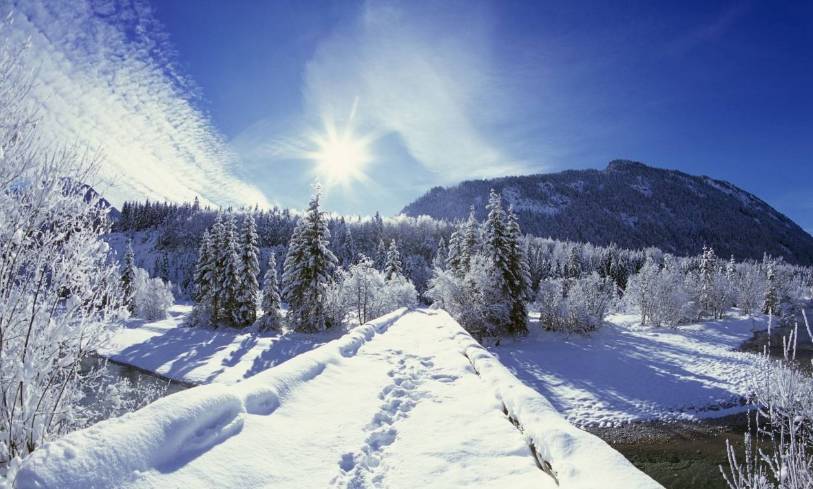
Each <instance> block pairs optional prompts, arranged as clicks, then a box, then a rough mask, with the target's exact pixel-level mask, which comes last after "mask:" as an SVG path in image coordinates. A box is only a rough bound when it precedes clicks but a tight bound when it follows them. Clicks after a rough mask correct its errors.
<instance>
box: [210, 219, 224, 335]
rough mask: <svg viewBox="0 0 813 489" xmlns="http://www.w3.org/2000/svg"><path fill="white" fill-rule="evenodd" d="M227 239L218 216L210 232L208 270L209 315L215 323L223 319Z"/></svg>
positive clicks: (221, 220)
mask: <svg viewBox="0 0 813 489" xmlns="http://www.w3.org/2000/svg"><path fill="white" fill-rule="evenodd" d="M227 242H228V239H227V237H226V228H225V226H224V225H223V216H222V215H220V214H218V215H217V217H215V222H214V224H212V231H211V245H212V246H211V248H210V253H211V257H210V258H211V260H212V262H211V269H210V270H209V273H210V280H209V285H210V287H211V293H210V295H209V299H210V301H211V302H210V304H209V311H210V314H211V318H212V321H214V322H217V321H218V320H219V319H222V318H223V317H224V314H223V298H224V297H225V293H224V288H223V285H224V282H225V276H226V260H227V258H226V248H227V246H228V245H227Z"/></svg>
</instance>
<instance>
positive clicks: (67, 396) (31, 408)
mask: <svg viewBox="0 0 813 489" xmlns="http://www.w3.org/2000/svg"><path fill="white" fill-rule="evenodd" d="M4 27H5V24H4V23H3V22H0V38H3V39H5V36H6V33H5V32H4ZM16 59H17V54H16V53H14V52H10V51H9V48H8V46H7V44H6V43H0V113H2V114H3V116H2V118H0V478H2V477H3V476H4V475H5V476H9V477H10V478H13V477H14V473H15V471H16V467H18V466H19V462H20V460H21V459H22V458H23V457H25V456H27V455H28V454H29V453H30V452H31V451H32V450H35V449H36V448H37V447H39V446H40V445H42V444H43V443H44V442H46V441H47V440H49V439H52V438H55V437H57V436H59V435H60V434H63V433H65V432H67V431H69V430H72V429H74V428H76V427H78V426H83V425H85V424H86V423H87V422H88V420H89V413H88V409H87V408H86V407H84V406H82V405H81V404H80V401H81V399H82V397H83V391H82V386H83V385H86V383H87V381H88V380H89V379H90V378H92V377H93V376H94V375H95V372H94V371H90V372H88V371H84V370H82V368H81V364H82V360H83V359H84V358H86V357H87V356H88V355H89V354H90V353H91V352H93V351H94V350H95V348H96V347H97V346H98V345H99V344H100V342H102V341H103V340H104V338H105V336H106V332H107V328H108V326H107V325H108V324H110V322H111V321H112V320H113V319H114V318H116V317H118V315H119V313H121V312H123V309H122V308H121V304H122V296H121V290H120V288H119V272H118V268H117V267H116V266H115V265H113V264H112V261H111V260H110V259H109V248H108V246H107V244H105V243H104V242H103V241H102V240H101V239H100V236H101V234H102V233H104V232H105V231H106V230H107V228H108V226H107V224H106V222H107V218H106V216H105V212H106V211H104V210H102V209H101V208H100V207H99V206H98V205H97V204H98V203H97V201H96V200H95V199H94V198H91V197H89V196H88V195H87V194H86V192H87V188H86V187H83V186H82V185H80V184H78V183H77V182H78V181H89V178H90V177H91V176H92V172H91V171H90V169H91V168H92V165H90V164H87V163H86V162H84V160H83V158H82V157H80V156H77V155H76V154H74V153H71V152H64V151H63V152H53V151H48V148H44V147H42V146H40V145H39V144H38V142H37V134H36V125H35V124H34V120H33V117H32V116H31V113H30V112H29V111H28V109H27V106H26V105H25V98H24V95H25V93H26V86H27V84H26V80H25V78H24V77H23V76H21V74H20V72H19V71H18V68H17V66H18V65H17V64H16Z"/></svg>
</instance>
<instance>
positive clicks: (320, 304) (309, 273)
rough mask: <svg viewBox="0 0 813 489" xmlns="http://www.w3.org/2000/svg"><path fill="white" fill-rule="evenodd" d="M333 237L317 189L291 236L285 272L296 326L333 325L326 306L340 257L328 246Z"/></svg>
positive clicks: (285, 291) (287, 296) (316, 328)
mask: <svg viewBox="0 0 813 489" xmlns="http://www.w3.org/2000/svg"><path fill="white" fill-rule="evenodd" d="M329 240H330V231H329V230H328V228H327V223H326V221H325V216H324V213H323V212H321V211H320V210H319V192H318V189H317V192H316V194H315V195H314V197H313V198H312V199H311V201H310V204H309V206H308V211H307V212H306V214H305V216H304V217H303V218H302V219H301V220H300V221H299V223H298V224H297V226H296V229H295V230H294V234H293V236H292V237H291V242H290V244H289V245H288V254H287V255H286V257H285V263H284V267H283V273H282V282H283V297H284V298H285V300H286V301H287V302H288V318H289V320H290V323H291V325H292V326H293V327H294V329H296V330H302V331H321V330H324V329H326V328H328V327H330V326H332V324H330V320H329V318H328V317H327V314H326V311H325V306H326V301H327V296H326V293H327V288H328V286H329V285H330V283H331V281H332V280H333V273H334V271H335V268H336V262H337V260H336V256H335V255H334V254H333V253H332V252H331V251H330V249H329V248H328V246H327V245H328V242H329Z"/></svg>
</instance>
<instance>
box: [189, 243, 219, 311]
mask: <svg viewBox="0 0 813 489" xmlns="http://www.w3.org/2000/svg"><path fill="white" fill-rule="evenodd" d="M212 251H213V250H212V239H211V237H210V235H209V230H208V229H207V230H206V231H204V232H203V237H202V238H201V242H200V247H199V248H198V263H197V266H196V267H195V278H194V282H195V290H194V296H193V298H194V300H195V303H196V305H197V306H204V307H208V306H209V303H208V302H210V301H211V294H212V266H213V264H214V263H213V260H212Z"/></svg>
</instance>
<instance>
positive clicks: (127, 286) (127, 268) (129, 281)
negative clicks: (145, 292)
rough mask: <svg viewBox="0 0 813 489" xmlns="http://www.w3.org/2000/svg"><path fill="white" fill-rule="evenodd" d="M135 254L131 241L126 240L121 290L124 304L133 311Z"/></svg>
mask: <svg viewBox="0 0 813 489" xmlns="http://www.w3.org/2000/svg"><path fill="white" fill-rule="evenodd" d="M135 269H136V265H135V254H134V253H133V242H132V241H131V240H128V241H127V251H125V253H124V269H123V270H122V272H121V291H122V295H123V299H124V306H125V307H126V308H127V310H128V311H130V314H132V313H133V312H135V279H136V271H135Z"/></svg>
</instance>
